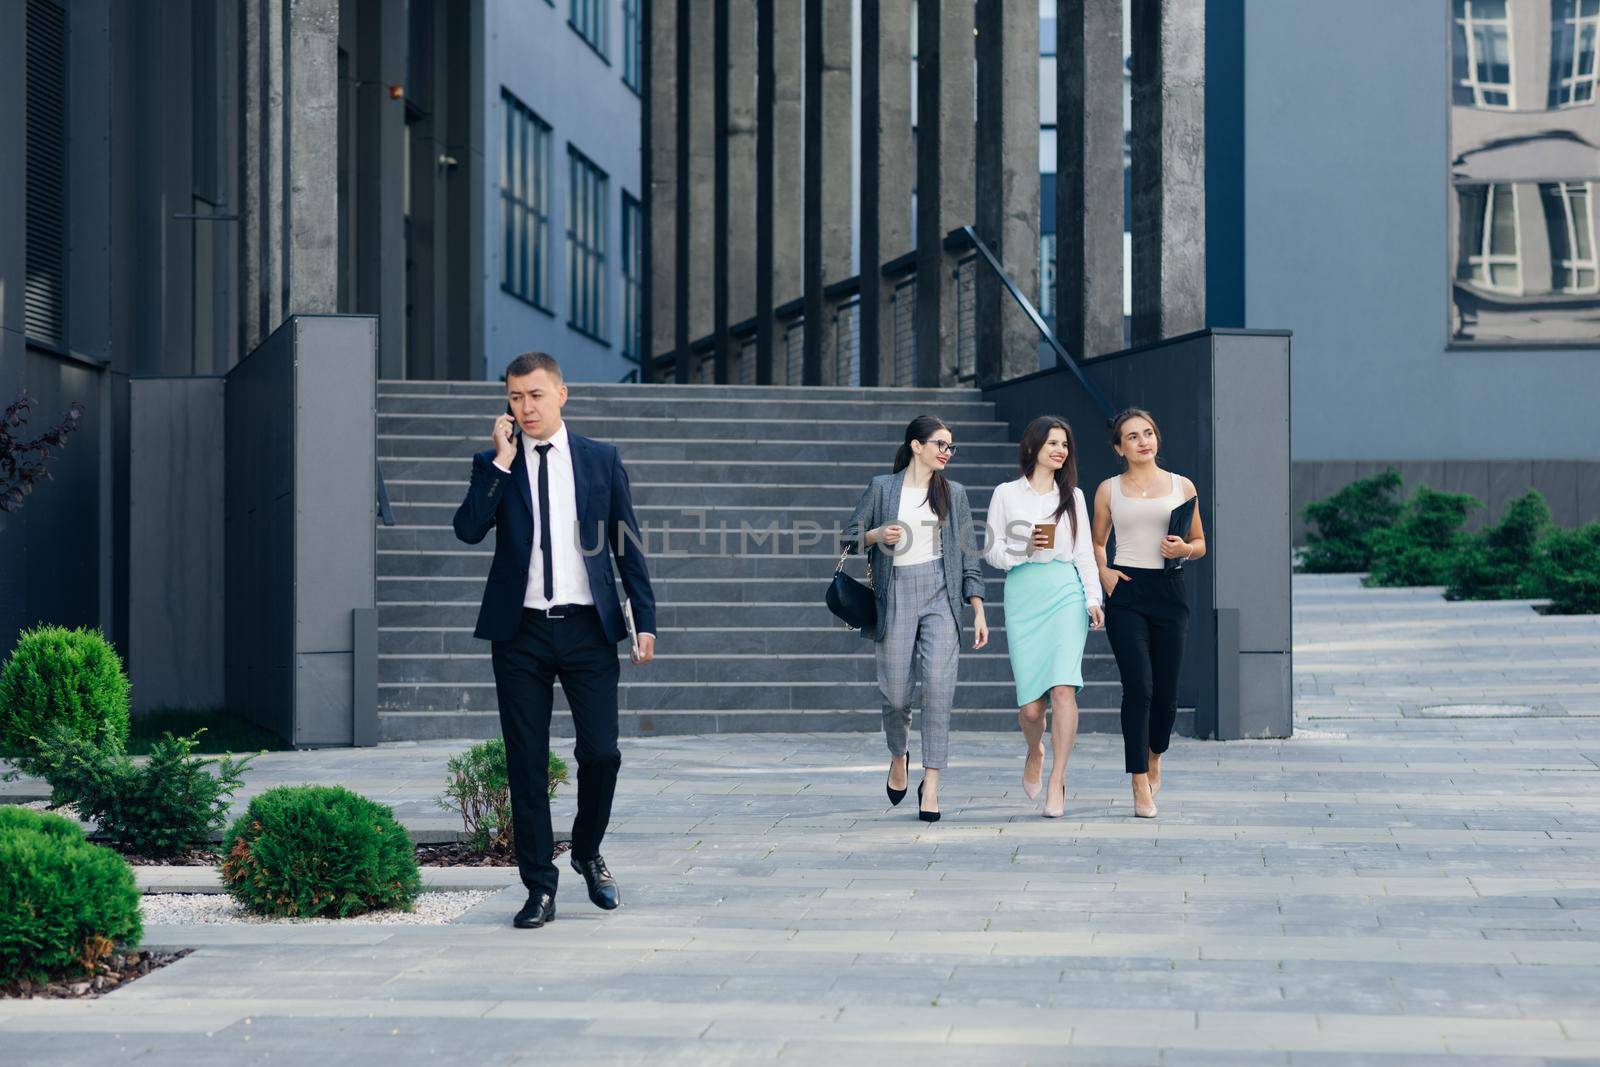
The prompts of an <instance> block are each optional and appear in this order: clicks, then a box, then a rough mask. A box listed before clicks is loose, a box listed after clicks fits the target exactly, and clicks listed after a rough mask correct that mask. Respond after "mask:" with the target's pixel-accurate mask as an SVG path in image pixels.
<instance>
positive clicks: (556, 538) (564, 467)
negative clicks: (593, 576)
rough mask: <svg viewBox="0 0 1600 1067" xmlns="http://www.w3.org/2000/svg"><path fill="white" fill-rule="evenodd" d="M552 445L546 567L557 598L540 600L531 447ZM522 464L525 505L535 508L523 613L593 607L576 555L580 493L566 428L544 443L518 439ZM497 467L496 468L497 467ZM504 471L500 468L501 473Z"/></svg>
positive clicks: (541, 588) (536, 485)
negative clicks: (561, 606)
mask: <svg viewBox="0 0 1600 1067" xmlns="http://www.w3.org/2000/svg"><path fill="white" fill-rule="evenodd" d="M546 443H548V444H551V445H554V446H555V447H554V448H552V449H550V452H549V460H550V519H551V521H550V564H551V570H552V575H551V583H550V584H551V588H552V591H553V592H554V593H555V595H554V596H553V597H552V598H550V599H549V600H546V599H545V595H544V560H543V555H542V553H541V552H540V548H539V541H538V530H539V528H540V522H539V464H540V463H541V462H543V461H542V460H541V459H540V458H539V453H538V451H537V450H536V449H535V447H534V446H535V445H540V444H546ZM522 458H523V460H524V461H525V464H526V466H527V468H528V489H529V494H528V499H529V500H530V501H531V502H532V504H533V529H534V531H535V535H534V544H533V554H532V557H531V558H530V559H529V561H528V589H527V592H526V593H524V594H523V597H522V606H523V607H525V608H549V607H550V606H551V605H552V604H593V603H594V593H593V592H592V591H590V589H589V572H588V570H587V569H585V568H584V565H583V554H582V552H580V551H579V549H578V493H577V484H576V481H575V480H574V478H573V474H572V448H571V445H570V443H569V442H568V440H567V424H566V423H564V422H563V423H562V424H561V429H559V430H557V431H556V432H555V434H554V435H553V436H552V437H551V438H550V440H549V441H548V442H544V441H537V440H535V439H534V438H533V437H531V436H530V435H528V434H523V435H522ZM496 466H499V464H496ZM500 469H501V470H504V469H505V468H504V467H501V468H500Z"/></svg>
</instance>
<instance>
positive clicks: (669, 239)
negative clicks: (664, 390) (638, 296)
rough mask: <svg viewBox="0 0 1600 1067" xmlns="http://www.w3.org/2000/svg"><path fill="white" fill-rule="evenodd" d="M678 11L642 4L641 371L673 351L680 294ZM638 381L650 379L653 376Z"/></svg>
mask: <svg viewBox="0 0 1600 1067" xmlns="http://www.w3.org/2000/svg"><path fill="white" fill-rule="evenodd" d="M678 7H679V0H646V10H647V11H648V12H649V19H650V25H649V28H650V31H651V32H649V33H647V34H645V35H644V39H643V43H644V49H645V51H646V53H647V55H648V58H649V64H650V77H649V78H648V79H646V81H645V118H644V122H645V126H646V133H647V139H646V141H647V145H648V148H647V149H646V154H645V164H646V166H647V167H648V168H649V178H648V181H649V184H648V185H647V186H646V189H647V191H648V197H649V202H648V205H647V207H646V210H647V211H648V212H649V216H650V218H649V251H648V253H647V257H648V259H649V262H650V273H649V282H650V291H649V295H648V299H647V301H646V304H647V307H648V312H649V318H650V323H649V327H650V328H649V331H648V332H647V333H646V335H645V353H646V359H645V365H646V366H647V367H650V366H651V363H652V361H653V360H654V358H655V357H656V356H658V355H660V354H661V353H663V352H670V351H673V350H674V348H675V346H676V329H677V315H676V304H677V296H676V294H677V291H678V276H677V265H678V255H677V249H678V83H677V76H678V64H677V45H678V32H677V25H678V18H677V17H678ZM641 377H647V378H653V377H654V373H653V368H652V373H651V374H649V375H641Z"/></svg>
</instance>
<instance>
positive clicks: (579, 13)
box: [567, 0, 610, 60]
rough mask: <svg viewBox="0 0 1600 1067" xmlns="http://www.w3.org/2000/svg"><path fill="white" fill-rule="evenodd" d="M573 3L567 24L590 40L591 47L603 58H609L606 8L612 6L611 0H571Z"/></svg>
mask: <svg viewBox="0 0 1600 1067" xmlns="http://www.w3.org/2000/svg"><path fill="white" fill-rule="evenodd" d="M571 4H572V6H571V8H570V9H569V12H570V13H569V14H568V16H567V25H569V26H571V27H572V28H573V29H574V30H576V31H578V36H579V37H582V38H583V39H584V40H585V41H588V42H589V47H590V48H593V49H594V50H595V51H596V52H598V53H599V54H600V58H601V59H607V60H609V57H608V56H607V55H606V9H607V8H608V7H610V0H571Z"/></svg>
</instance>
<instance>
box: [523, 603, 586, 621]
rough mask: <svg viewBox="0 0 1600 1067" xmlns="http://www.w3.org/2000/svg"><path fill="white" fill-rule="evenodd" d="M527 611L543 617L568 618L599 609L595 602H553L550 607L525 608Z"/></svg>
mask: <svg viewBox="0 0 1600 1067" xmlns="http://www.w3.org/2000/svg"><path fill="white" fill-rule="evenodd" d="M522 610H523V611H524V612H525V613H527V614H529V615H533V616H536V617H537V618H541V619H566V618H571V617H572V616H574V615H585V614H588V613H589V612H591V611H595V610H597V609H596V608H595V606H594V605H593V604H551V605H550V607H548V608H523V609H522Z"/></svg>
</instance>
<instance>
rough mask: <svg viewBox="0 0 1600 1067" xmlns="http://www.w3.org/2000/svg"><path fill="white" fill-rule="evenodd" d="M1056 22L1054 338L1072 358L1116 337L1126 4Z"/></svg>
mask: <svg viewBox="0 0 1600 1067" xmlns="http://www.w3.org/2000/svg"><path fill="white" fill-rule="evenodd" d="M1057 11H1058V14H1057V20H1056V57H1057V58H1056V99H1057V100H1058V101H1059V105H1058V107H1057V109H1056V114H1057V116H1058V118H1057V123H1058V126H1057V132H1056V323H1057V326H1056V332H1057V334H1058V335H1059V337H1060V339H1061V343H1062V345H1063V346H1065V348H1066V350H1067V351H1068V352H1070V353H1072V355H1073V357H1074V358H1077V359H1087V358H1091V357H1093V356H1103V355H1105V354H1106V353H1108V352H1116V351H1118V350H1120V349H1121V348H1122V347H1123V336H1122V0H1060V7H1059V8H1058V9H1057Z"/></svg>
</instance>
